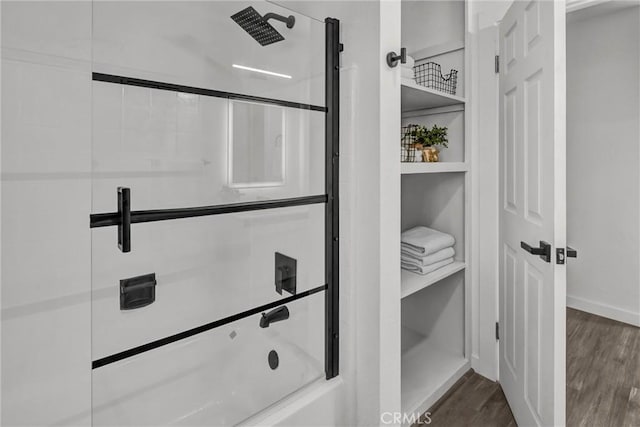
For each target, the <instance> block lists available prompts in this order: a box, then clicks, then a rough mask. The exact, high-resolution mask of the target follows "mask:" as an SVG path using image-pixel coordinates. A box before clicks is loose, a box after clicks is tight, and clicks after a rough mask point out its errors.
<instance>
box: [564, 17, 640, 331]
mask: <svg viewBox="0 0 640 427" xmlns="http://www.w3.org/2000/svg"><path fill="white" fill-rule="evenodd" d="M594 9H595V8H594ZM583 12H585V13H586V12H588V14H585V13H583ZM581 15H582V16H581ZM639 55H640V8H638V7H632V8H626V9H622V10H618V11H614V12H608V13H606V12H605V13H603V14H601V15H594V13H593V11H589V10H587V9H585V10H584V11H580V12H575V16H573V17H571V18H570V20H569V24H568V25H567V195H568V196H567V242H568V244H569V245H570V246H573V247H574V248H576V249H577V250H578V258H577V259H570V260H569V261H568V266H567V303H568V305H569V306H570V307H574V308H577V309H580V310H585V311H588V312H592V313H595V314H598V315H601V316H605V317H610V318H612V319H616V320H620V321H623V322H627V323H631V324H635V325H639V326H640V264H639V261H640V247H639V244H640V220H639V218H640V174H639V171H640V79H638V75H639V72H640V56H639Z"/></svg>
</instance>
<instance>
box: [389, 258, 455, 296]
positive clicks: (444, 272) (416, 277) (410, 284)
mask: <svg viewBox="0 0 640 427" xmlns="http://www.w3.org/2000/svg"><path fill="white" fill-rule="evenodd" d="M464 268H465V263H464V262H463V261H454V262H453V264H449V265H447V266H444V267H442V268H440V269H438V270H436V271H434V272H432V273H429V274H425V275H422V274H416V273H412V272H410V271H407V270H402V273H401V275H402V278H401V282H400V286H401V292H400V295H401V298H405V297H408V296H409V295H411V294H413V293H415V292H418V291H420V290H422V289H424V288H427V287H429V286H431V285H433V284H434V283H437V282H439V281H440V280H442V279H445V278H447V277H449V276H451V275H452V274H454V273H457V272H458V271H461V270H464Z"/></svg>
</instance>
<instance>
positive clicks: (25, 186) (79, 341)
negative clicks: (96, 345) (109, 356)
mask: <svg viewBox="0 0 640 427" xmlns="http://www.w3.org/2000/svg"><path fill="white" fill-rule="evenodd" d="M1 7H2V30H1V31H2V71H3V73H2V124H3V127H2V169H1V173H2V174H1V177H2V203H1V204H2V231H3V234H2V326H1V327H2V402H1V403H2V424H3V425H29V426H33V425H51V424H60V425H89V424H90V421H91V419H90V415H91V411H90V408H91V400H90V387H91V381H90V380H91V371H90V369H89V368H90V364H91V346H90V342H91V330H90V319H91V311H90V289H91V287H90V286H91V276H90V234H89V228H88V216H89V212H90V208H91V185H90V177H89V173H90V171H91V163H90V141H91V133H90V126H91V120H90V119H91V116H90V111H91V103H90V99H91V75H90V72H89V71H90V67H89V66H88V61H89V60H90V53H91V44H90V35H91V4H90V2H2V4H1Z"/></svg>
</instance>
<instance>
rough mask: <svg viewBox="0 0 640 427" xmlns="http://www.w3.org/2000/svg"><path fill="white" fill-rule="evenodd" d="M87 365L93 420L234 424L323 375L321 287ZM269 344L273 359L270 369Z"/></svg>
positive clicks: (137, 423) (138, 423) (102, 422)
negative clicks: (277, 310)
mask: <svg viewBox="0 0 640 427" xmlns="http://www.w3.org/2000/svg"><path fill="white" fill-rule="evenodd" d="M287 307H288V308H289V311H290V318H289V319H288V320H284V321H281V322H278V323H274V324H272V325H271V326H270V327H268V328H260V327H259V326H258V325H259V321H260V314H258V315H254V316H250V317H247V318H245V319H242V320H239V321H237V322H233V323H230V324H227V325H225V326H221V327H219V328H216V329H213V330H211V331H208V332H205V333H202V334H199V335H197V336H194V337H193V338H190V339H186V340H183V341H179V342H176V343H173V344H170V345H167V346H165V347H161V348H158V349H156V350H152V351H149V352H146V353H142V354H140V355H138V356H135V357H132V358H130V359H125V360H123V361H120V362H116V363H113V364H110V365H106V366H103V367H101V368H97V369H94V370H93V378H92V380H93V397H92V400H93V403H92V407H93V424H94V425H101V426H102V425H112V426H115V425H117V426H142V425H154V426H156V425H179V426H189V425H207V426H228V425H236V424H238V423H241V422H243V421H246V420H247V419H250V418H256V416H259V414H260V413H261V412H263V411H265V410H267V409H268V408H270V407H273V405H274V404H277V403H278V402H281V401H282V400H283V399H285V398H287V397H288V396H291V395H292V393H295V392H296V391H298V390H300V389H302V388H304V387H305V386H306V385H308V384H310V383H312V382H314V381H317V380H319V379H321V378H323V377H324V293H323V292H320V293H317V294H314V295H311V296H308V297H305V298H302V299H300V300H297V301H294V302H292V303H290V304H287ZM271 350H275V351H276V352H277V353H278V356H279V366H278V367H277V368H276V369H271V367H270V366H269V363H268V360H267V358H268V354H269V352H270V351H271Z"/></svg>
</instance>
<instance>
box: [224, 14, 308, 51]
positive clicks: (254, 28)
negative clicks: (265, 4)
mask: <svg viewBox="0 0 640 427" xmlns="http://www.w3.org/2000/svg"><path fill="white" fill-rule="evenodd" d="M231 19H233V20H234V21H235V22H236V23H237V24H238V25H240V26H241V27H242V29H243V30H245V31H246V32H247V33H249V35H250V36H251V37H253V38H254V39H255V40H256V41H257V42H258V43H260V44H261V45H262V46H266V45H269V44H271V43H276V42H279V41H282V40H284V37H282V34H280V33H279V32H278V30H276V29H275V28H273V26H272V25H271V24H269V22H267V21H268V20H269V19H276V20H278V21H282V22H284V23H286V24H287V28H293V26H294V25H295V23H296V19H295V17H294V16H293V15H290V16H289V17H285V16H281V15H278V14H275V13H267V14H266V15H265V16H264V17H262V16H261V15H260V14H259V13H258V11H256V10H255V9H254V8H253V7H251V6H249V7H247V8H246V9H242V10H241V11H240V12H238V13H236V14H235V15H231Z"/></svg>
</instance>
